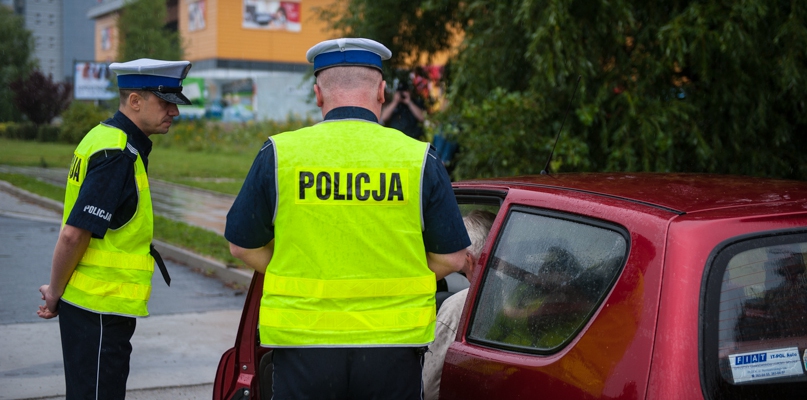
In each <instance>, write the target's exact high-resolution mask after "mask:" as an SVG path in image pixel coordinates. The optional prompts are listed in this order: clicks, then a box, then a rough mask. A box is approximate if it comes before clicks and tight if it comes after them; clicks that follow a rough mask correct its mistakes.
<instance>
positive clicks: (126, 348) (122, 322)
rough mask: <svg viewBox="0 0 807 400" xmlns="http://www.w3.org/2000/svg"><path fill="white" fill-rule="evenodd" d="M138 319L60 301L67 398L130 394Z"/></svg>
mask: <svg viewBox="0 0 807 400" xmlns="http://www.w3.org/2000/svg"><path fill="white" fill-rule="evenodd" d="M135 321H136V320H135V318H131V317H121V316H118V315H107V314H97V313H94V312H91V311H87V310H84V309H82V308H79V307H76V306H74V305H72V304H70V303H66V302H64V301H60V302H59V330H60V331H61V335H62V357H63V358H64V376H65V383H66V385H67V396H66V399H67V400H85V399H86V400H89V399H93V400H95V399H123V398H125V397H126V379H127V378H128V377H129V356H130V355H131V354H132V344H131V343H130V339H131V338H132V335H133V334H134V331H135Z"/></svg>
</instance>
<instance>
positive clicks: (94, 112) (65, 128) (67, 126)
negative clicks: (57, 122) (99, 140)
mask: <svg viewBox="0 0 807 400" xmlns="http://www.w3.org/2000/svg"><path fill="white" fill-rule="evenodd" d="M111 115H112V113H111V112H109V111H107V110H105V109H103V108H101V107H96V106H95V105H94V104H93V103H89V102H84V101H78V100H77V101H73V102H72V103H70V107H68V108H67V110H66V111H65V112H64V114H62V125H61V128H62V132H61V135H60V136H59V141H61V142H65V143H72V144H78V143H79V142H80V141H81V139H82V138H84V135H86V134H87V132H89V131H90V129H92V128H94V127H95V126H96V125H98V123H99V122H101V121H104V120H106V119H107V118H109V117H110V116H111Z"/></svg>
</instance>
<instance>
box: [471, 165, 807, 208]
mask: <svg viewBox="0 0 807 400" xmlns="http://www.w3.org/2000/svg"><path fill="white" fill-rule="evenodd" d="M455 186H456V187H457V188H463V187H475V186H476V187H478V186H493V187H498V186H504V187H507V188H520V189H525V190H535V189H536V188H541V187H543V188H558V189H568V190H574V191H580V192H587V193H594V194H599V195H603V196H608V197H617V198H622V199H626V200H631V201H635V202H640V203H645V204H649V205H653V206H656V207H661V208H665V209H669V210H671V211H674V212H678V213H680V214H687V213H694V212H700V211H706V210H714V209H725V208H732V207H741V206H748V205H760V204H769V205H770V204H785V203H807V182H801V181H792V180H782V179H769V178H756V177H749V176H739V175H715V174H676V173H562V174H552V175H529V176H516V177H508V178H489V179H475V180H466V181H461V182H457V183H455Z"/></svg>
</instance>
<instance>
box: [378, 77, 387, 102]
mask: <svg viewBox="0 0 807 400" xmlns="http://www.w3.org/2000/svg"><path fill="white" fill-rule="evenodd" d="M376 96H377V99H376V100H378V102H379V103H381V104H384V102H385V101H387V81H385V80H383V79H382V80H381V82H379V84H378V94H377V95H376Z"/></svg>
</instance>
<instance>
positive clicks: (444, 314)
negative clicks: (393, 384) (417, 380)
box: [423, 210, 496, 400]
mask: <svg viewBox="0 0 807 400" xmlns="http://www.w3.org/2000/svg"><path fill="white" fill-rule="evenodd" d="M494 219H496V214H493V213H492V212H489V211H484V210H473V211H471V212H470V213H469V214H468V215H466V216H465V217H463V218H462V222H464V223H465V228H466V229H467V230H468V236H470V237H471V245H470V246H468V252H467V253H466V255H465V265H464V266H463V267H462V272H463V273H464V274H465V277H467V278H468V280H469V281H472V280H473V276H474V269H475V267H476V263H477V262H478V261H479V255H480V254H481V253H482V247H483V246H484V245H485V239H486V238H487V236H488V232H490V227H491V226H492V225H493V220H494ZM467 296H468V289H463V290H461V291H459V292H457V293H455V294H454V295H452V296H451V297H449V298H448V299H446V301H445V302H443V304H442V306H441V307H440V311H439V312H438V313H437V325H436V328H435V333H434V343H432V344H431V345H430V346H429V351H428V352H426V355H425V360H424V364H423V390H424V394H425V396H424V399H426V400H429V399H437V398H438V397H439V394H440V375H441V374H442V373H443V360H445V357H446V351H447V350H448V346H449V345H450V344H451V342H453V341H454V337H455V336H456V334H457V327H458V325H459V323H460V316H461V315H462V308H463V306H464V305H465V298H466V297H467Z"/></svg>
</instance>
